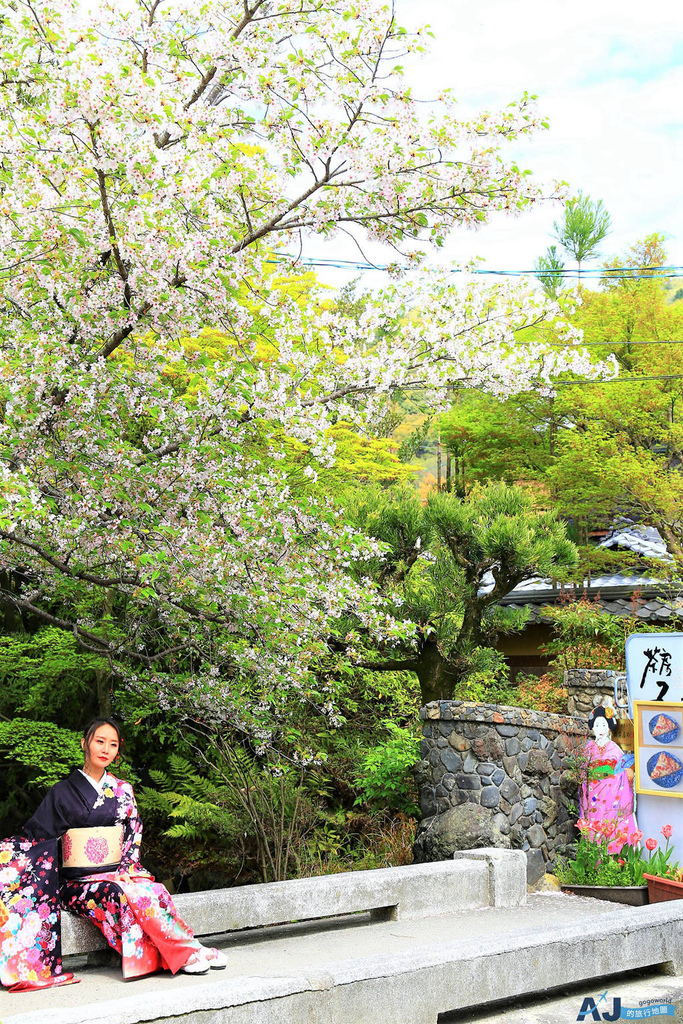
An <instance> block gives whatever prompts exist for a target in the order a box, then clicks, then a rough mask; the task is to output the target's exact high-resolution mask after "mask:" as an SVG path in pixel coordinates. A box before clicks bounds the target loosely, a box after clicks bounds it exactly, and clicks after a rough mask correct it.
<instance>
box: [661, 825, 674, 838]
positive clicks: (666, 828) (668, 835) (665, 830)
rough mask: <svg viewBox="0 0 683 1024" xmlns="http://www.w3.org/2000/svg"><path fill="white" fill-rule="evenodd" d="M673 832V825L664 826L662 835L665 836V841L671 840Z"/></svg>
mask: <svg viewBox="0 0 683 1024" xmlns="http://www.w3.org/2000/svg"><path fill="white" fill-rule="evenodd" d="M672 832H673V829H672V827H671V825H662V835H663V836H664V838H665V839H671V834H672Z"/></svg>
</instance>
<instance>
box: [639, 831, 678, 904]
mask: <svg viewBox="0 0 683 1024" xmlns="http://www.w3.org/2000/svg"><path fill="white" fill-rule="evenodd" d="M672 834H673V829H672V827H671V825H664V826H663V828H662V835H663V836H664V838H665V839H666V846H665V847H664V849H663V850H662V849H659V850H657V852H656V853H655V852H654V851H655V850H656V849H657V840H656V839H647V840H646V841H645V845H646V847H647V848H648V850H649V851H650V859H649V861H648V863H647V871H645V872H644V873H643V877H644V878H645V880H646V882H647V888H648V895H649V898H650V903H662V902H663V901H664V900H680V899H683V870H682V869H681V868H679V866H678V862H677V861H676V862H675V863H672V856H673V850H671V849H670V848H669V844H670V840H671V836H672Z"/></svg>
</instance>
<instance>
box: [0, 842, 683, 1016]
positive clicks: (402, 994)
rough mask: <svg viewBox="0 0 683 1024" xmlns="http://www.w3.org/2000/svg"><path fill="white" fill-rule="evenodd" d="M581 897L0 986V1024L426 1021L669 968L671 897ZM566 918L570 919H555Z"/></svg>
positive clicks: (676, 927)
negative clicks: (295, 951)
mask: <svg viewBox="0 0 683 1024" xmlns="http://www.w3.org/2000/svg"><path fill="white" fill-rule="evenodd" d="M481 863H482V865H485V861H482V862H481ZM557 901H561V903H558V902H557ZM587 902H588V901H576V902H575V901H574V900H572V899H571V898H568V897H562V896H558V897H534V898H533V900H532V901H530V903H529V905H528V906H525V907H522V908H516V909H508V910H504V909H503V910H501V909H492V908H491V909H484V910H480V911H478V913H477V914H476V915H468V914H463V915H451V916H450V918H446V917H444V918H442V919H441V921H440V920H439V919H438V918H437V919H435V920H433V921H431V920H424V919H423V920H414V921H412V922H410V924H405V925H403V926H401V925H400V923H399V924H391V923H384V924H380V925H376V926H368V927H369V928H371V929H373V932H374V930H375V929H376V934H377V940H376V944H375V946H374V949H379V950H382V952H377V953H375V952H374V951H370V950H368V951H367V952H366V955H364V956H358V955H356V956H353V955H352V956H351V957H349V956H348V953H347V955H346V956H344V955H342V956H339V957H334V958H333V959H329V958H326V957H325V956H322V957H320V958H318V959H317V960H316V959H315V957H313V959H311V958H310V957H309V956H306V955H305V951H304V950H303V949H302V953H303V954H304V956H303V957H302V958H301V959H299V960H298V962H296V961H294V960H291V961H290V964H291V968H290V969H284V970H283V963H282V962H280V963H279V964H278V966H277V967H275V968H273V966H271V968H270V970H269V969H268V963H267V962H265V963H264V964H263V968H261V969H260V970H259V973H258V974H255V973H249V974H242V975H240V976H237V977H232V978H230V977H222V978H213V977H212V978H208V977H207V978H206V979H205V978H198V979H187V984H184V983H183V982H182V980H181V981H180V982H179V981H178V979H167V980H164V979H163V978H157V979H151V980H150V991H148V992H147V995H146V997H145V996H144V995H143V991H144V990H145V989H144V986H145V982H144V981H143V982H140V983H136V987H137V985H138V984H139V985H141V986H142V988H139V989H138V993H139V994H136V993H134V992H133V991H131V989H130V988H129V987H128V986H127V985H124V984H123V983H122V982H121V981H120V980H119V981H118V982H116V981H114V980H112V981H108V982H107V983H106V984H105V985H104V986H103V987H101V983H96V984H95V988H94V990H92V991H91V993H90V998H89V999H87V1001H86V1000H84V1001H82V1002H79V996H80V995H81V993H79V991H78V989H76V990H75V992H73V991H72V992H70V991H69V989H68V988H67V989H63V990H59V989H57V990H50V991H49V992H48V993H38V994H36V996H34V997H31V996H29V997H26V998H27V999H32V1000H37V999H38V998H41V1000H42V1002H41V1009H40V1014H39V1016H38V1015H37V1014H36V1012H35V1011H31V1010H28V1006H27V1004H26V1002H23V1003H22V1001H21V999H20V998H19V997H11V996H8V997H7V999H8V1000H9V1003H8V1004H7V1006H6V1007H5V1006H4V1005H3V1007H2V1010H3V1012H2V1019H3V1021H4V1022H5V1024H90V1022H91V1021H93V1020H97V1022H98V1024H143V1022H144V1024H147V1022H149V1024H151V1022H154V1024H178V1021H179V1019H180V1020H182V1021H183V1022H184V1024H301V1021H303V1020H314V1021H315V1022H316V1024H367V1022H368V1021H369V1020H374V1019H377V1020H381V1021H382V1024H437V1017H438V1015H439V1014H442V1013H447V1012H449V1011H451V1010H455V1009H463V1008H467V1007H478V1008H482V1007H483V1006H485V1004H487V1003H490V1002H493V1001H495V1000H500V999H510V998H512V997H515V996H519V995H524V994H527V993H533V992H540V991H543V990H545V989H552V988H554V987H555V986H557V985H558V984H571V983H573V982H581V981H586V980H588V979H592V978H599V977H607V976H609V975H610V974H617V973H621V972H624V971H628V970H634V969H636V968H639V967H644V966H648V965H656V964H669V965H671V968H672V970H674V971H677V972H679V973H680V970H681V967H682V966H683V958H682V954H683V938H682V937H681V923H682V921H683V907H681V906H680V904H678V903H677V902H672V903H668V904H655V905H653V906H649V907H643V908H637V909H628V910H627V909H623V908H619V909H614V910H611V909H610V910H606V909H605V905H604V904H599V905H598V906H597V907H596V908H595V910H593V909H592V908H591V907H587V906H586V904H587ZM558 911H559V913H558ZM480 915H481V916H483V920H482V917H481V916H480ZM567 918H569V919H570V920H571V921H572V923H569V924H566V923H564V922H565V921H566V919H567ZM475 919H476V921H475ZM501 919H504V921H505V927H503V928H501V926H500V921H501ZM449 920H450V926H449V927H445V925H446V922H447V921H449ZM441 922H443V923H441ZM401 927H402V928H403V931H404V936H405V937H406V938H407V939H408V940H409V941H408V942H406V943H404V945H403V948H402V949H400V950H399V949H395V950H394V952H388V951H387V945H388V944H389V939H390V936H391V933H392V932H393V931H395V930H396V929H400V928H401ZM340 941H341V942H342V943H343V945H342V947H341V949H342V950H344V951H352V950H353V949H354V946H355V944H354V932H353V929H352V930H351V931H350V932H349V933H348V934H347V938H346V939H343V938H341V937H340ZM338 951H340V950H339V947H338ZM267 960H268V958H267V957H266V961H267ZM252 970H253V968H252ZM113 973H114V972H112V974H113ZM152 985H153V986H154V990H153V997H151V986H152ZM80 987H81V986H79V987H78V988H80ZM83 987H84V988H85V987H86V986H85V985H84V986H83ZM91 989H92V986H91ZM95 992H96V996H95ZM124 993H125V995H124ZM82 995H86V992H83V993H82ZM93 996H95V999H94V1000H93ZM74 997H75V998H74ZM50 1003H52V1005H50ZM55 1004H57V1005H55ZM59 1004H61V1005H59ZM36 1005H37V1004H36ZM24 1006H26V1009H27V1010H28V1012H23V1007H24ZM10 1010H11V1012H8V1011H10Z"/></svg>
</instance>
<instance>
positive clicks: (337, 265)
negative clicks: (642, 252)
mask: <svg viewBox="0 0 683 1024" xmlns="http://www.w3.org/2000/svg"><path fill="white" fill-rule="evenodd" d="M275 256H277V257H279V259H269V260H265V262H266V263H276V264H281V263H291V264H296V265H297V266H302V267H322V268H327V269H333V270H380V271H389V270H395V269H396V267H397V266H398V264H397V263H371V262H370V261H369V260H340V259H326V258H324V257H306V258H299V257H296V256H291V255H289V254H288V253H275ZM404 269H410V268H404ZM447 273H449V274H480V275H485V276H486V275H487V276H492V277H536V278H539V277H551V278H554V279H556V280H569V279H574V278H575V279H577V280H596V279H598V280H599V279H603V278H604V279H605V280H629V281H652V280H658V279H660V278H670V277H683V266H671V267H656V268H652V269H650V270H648V268H647V267H642V268H634V267H614V268H613V269H612V268H610V269H609V270H605V269H604V268H600V267H589V268H588V269H586V270H582V271H581V272H579V271H578V269H577V270H575V269H571V268H566V267H563V268H561V269H555V270H541V269H539V268H535V269H533V270H488V269H486V268H483V267H469V268H465V267H451V268H450V269H449V270H447Z"/></svg>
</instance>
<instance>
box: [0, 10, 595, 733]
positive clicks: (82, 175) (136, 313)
mask: <svg viewBox="0 0 683 1024" xmlns="http://www.w3.org/2000/svg"><path fill="white" fill-rule="evenodd" d="M0 43H1V45H2V51H3V68H2V71H1V72H0V76H1V78H0V161H1V162H0V252H1V254H2V255H1V256H0V277H1V278H2V295H3V298H2V302H1V304H0V342H1V344H2V354H1V357H0V381H1V386H2V391H3V413H2V420H1V422H0V455H1V462H0V562H1V563H2V565H4V566H16V565H18V564H20V565H21V566H23V567H24V571H25V572H26V574H27V577H28V578H30V580H31V581H32V585H33V586H34V590H33V592H31V593H30V594H29V593H27V592H26V591H24V592H23V593H22V594H21V595H18V594H16V593H14V594H8V593H6V594H4V595H3V599H4V600H11V601H14V602H15V603H16V604H17V606H18V607H19V608H20V609H22V610H23V611H27V612H30V613H32V614H36V615H38V616H39V617H40V616H41V615H42V616H43V619H44V621H56V620H55V615H54V613H53V612H50V611H49V610H48V609H49V608H50V607H51V602H52V601H53V599H54V597H55V595H57V594H60V593H62V590H61V589H60V588H63V587H64V585H65V584H66V583H69V584H70V585H71V584H73V585H79V586H82V587H85V588H86V590H87V591H88V592H90V593H92V592H97V591H98V589H99V590H101V591H114V592H115V593H116V594H117V595H119V596H125V598H126V600H127V601H129V602H130V603H129V606H128V607H129V613H128V620H127V621H128V632H127V635H126V636H124V637H120V636H119V637H116V638H114V639H112V638H109V639H105V638H104V636H103V634H102V633H101V632H100V633H98V628H97V622H96V621H95V622H94V623H92V622H88V623H85V622H81V623H79V622H76V621H73V622H72V621H65V622H62V621H61V620H60V621H59V622H58V624H60V625H63V627H64V628H73V629H74V630H75V631H76V633H77V635H78V636H79V638H80V640H81V642H82V643H83V644H85V645H87V646H89V647H90V649H93V650H102V651H104V652H106V653H107V654H108V655H109V656H111V657H112V658H113V660H114V662H115V663H116V664H117V665H119V670H120V671H121V672H122V673H127V674H128V677H129V679H130V680H131V681H132V682H133V683H136V682H139V680H140V678H141V673H142V674H144V675H145V678H146V679H147V681H148V682H150V683H153V685H154V686H155V687H157V689H158V692H159V693H160V694H161V693H163V691H164V689H165V687H166V685H167V681H168V678H169V676H172V675H173V673H174V671H175V668H174V666H175V665H176V664H186V662H187V659H188V658H191V659H192V667H191V668H190V669H187V668H184V669H183V670H182V671H183V672H185V674H186V682H187V685H188V686H191V687H192V688H194V690H195V691H196V693H197V694H198V695H199V696H201V695H202V694H213V695H214V698H215V696H216V695H217V694H220V695H221V700H223V702H224V704H225V705H226V706H227V704H228V703H229V702H230V701H231V700H234V693H235V688H236V686H237V682H238V681H240V680H246V679H252V680H253V679H256V680H260V681H262V683H263V684H264V685H266V684H267V687H268V688H269V691H270V692H271V693H275V694H277V693H293V694H294V695H295V696H296V699H302V700H303V699H305V693H304V687H303V686H302V680H305V679H306V678H307V673H308V672H309V670H310V667H311V665H313V664H314V663H315V661H316V659H319V658H324V656H325V655H326V653H328V652H327V647H326V638H327V637H328V636H329V634H330V631H331V630H333V629H335V628H336V624H338V623H340V622H343V621H346V620H350V619H352V620H353V621H354V622H355V624H356V626H358V627H359V628H363V629H365V630H368V631H369V632H370V633H371V634H372V635H374V636H375V637H376V638H377V639H378V640H379V641H381V642H383V643H386V644H389V645H390V644H392V643H398V642H399V641H405V640H407V639H408V638H409V637H410V634H411V628H410V626H409V624H407V623H403V622H400V621H397V620H395V619H393V618H391V617H390V616H388V615H387V613H386V610H385V608H384V606H383V602H382V598H381V595H380V594H379V593H378V592H377V591H376V590H375V589H373V587H372V586H370V585H369V584H368V583H367V581H365V580H363V579H361V578H360V577H359V575H358V573H357V572H353V571H351V570H352V568H354V567H357V566H358V565H359V564H362V563H363V561H364V560H368V559H372V558H376V557H378V556H381V546H378V545H377V544H376V542H373V541H371V540H369V539H368V538H366V537H363V536H361V535H359V534H357V533H354V532H353V531H351V530H350V529H349V528H348V527H346V526H344V525H343V524H342V523H341V520H340V518H339V517H338V516H337V515H335V514H334V511H333V509H332V508H331V506H330V504H329V502H328V501H327V500H326V499H325V497H324V495H321V494H320V493H319V492H316V491H315V486H316V482H317V478H318V473H319V472H320V471H321V469H322V468H324V467H329V466H330V465H331V464H333V463H334V458H335V451H334V445H333V443H332V441H331V440H330V437H329V436H328V434H327V433H326V432H327V428H328V427H329V425H330V423H331V422H332V420H333V419H336V418H341V419H344V420H347V421H350V422H351V423H353V424H355V425H356V426H357V428H358V429H359V430H361V431H362V430H364V429H366V428H371V427H372V424H373V422H374V421H375V419H376V418H377V417H378V416H380V415H381V414H382V412H383V410H384V409H385V407H386V404H387V401H388V400H389V399H390V398H391V396H392V395H393V394H395V393H396V392H397V391H398V390H406V389H419V390H420V391H422V392H423V393H426V394H427V395H429V396H431V399H432V400H433V402H434V403H435V404H436V405H438V404H439V403H443V402H445V401H447V400H448V399H449V396H450V395H451V394H452V389H453V388H454V387H463V386H467V387H479V388H483V389H486V390H489V391H491V392H493V393H496V394H501V395H503V394H509V393H512V392H514V391H519V390H523V389H525V388H530V387H540V388H545V389H550V388H552V382H553V379H554V378H555V377H556V376H557V375H558V374H561V373H564V372H573V373H579V374H582V375H585V376H588V377H596V376H601V375H609V374H611V373H613V372H614V369H613V367H611V366H608V365H604V364H594V363H593V362H592V361H591V360H590V359H589V358H588V356H587V355H586V354H585V353H584V352H582V351H581V350H580V349H577V348H576V347H575V343H576V342H577V341H578V340H579V339H578V338H577V337H576V336H575V335H574V334H573V333H572V330H571V328H570V327H569V326H568V325H567V324H564V323H562V322H561V320H560V318H559V311H558V310H557V309H556V308H555V307H553V306H552V305H548V304H545V305H544V304H542V303H541V302H539V301H538V300H537V299H535V298H534V297H533V296H532V295H530V293H529V291H528V290H526V289H524V287H522V288H519V287H517V288H513V287H503V286H500V285H496V286H495V287H491V288H487V287H478V286H474V285H472V286H470V287H467V288H464V289H456V288H454V287H453V286H452V284H451V283H450V282H449V280H447V279H446V278H444V277H441V276H438V275H435V274H431V273H429V272H425V273H424V274H422V275H421V276H420V277H419V278H416V277H413V278H411V279H410V280H409V281H407V280H406V281H401V282H399V283H397V284H395V285H393V286H391V287H390V288H388V289H387V290H386V291H385V292H383V293H381V294H378V295H375V296H373V297H371V298H370V299H369V301H368V302H367V304H366V305H365V307H364V309H363V311H362V312H361V313H360V314H358V315H356V314H352V313H351V312H349V311H348V310H344V309H343V308H339V307H338V306H336V305H335V304H334V303H333V302H331V301H330V300H329V298H325V296H324V295H321V294H320V291H319V290H316V288H315V287H314V285H313V284H312V283H311V282H310V279H309V277H308V276H307V275H305V274H300V273H297V272H296V271H292V272H291V273H290V274H289V275H285V276H284V278H283V277H282V276H280V277H278V276H277V275H276V274H275V271H274V266H273V263H272V253H273V249H274V248H282V247H285V248H288V249H289V251H291V252H292V254H294V253H295V252H296V250H297V247H298V246H299V245H302V246H303V245H305V243H306V240H307V238H308V237H310V236H311V235H315V234H318V235H320V234H322V235H324V236H325V237H328V238H331V237H332V236H333V235H334V233H335V232H337V231H341V230H351V229H352V230H354V231H356V232H361V233H364V234H365V235H366V236H367V237H370V238H373V239H375V240H380V241H382V242H384V243H386V244H387V245H389V246H393V247H394V248H395V249H397V250H398V252H399V253H405V252H408V250H409V246H410V244H411V243H415V242H417V243H420V244H426V243H434V244H437V245H438V244H439V243H440V242H441V240H442V239H443V237H444V236H445V235H446V234H447V233H448V232H449V231H450V230H452V229H453V228H454V227H458V226H462V227H468V226H469V227H476V226H478V225H480V224H482V223H484V222H485V221H486V219H487V217H488V216H489V214H490V213H492V212H493V211H496V210H509V211H510V212H513V213H514V212H519V211H520V210H523V209H524V208H526V207H527V206H529V204H531V203H533V202H535V201H536V200H537V199H538V198H539V192H538V189H537V187H536V186H535V185H534V184H533V182H532V181H531V179H530V178H529V177H528V176H526V175H524V174H522V173H521V172H520V171H519V170H518V169H517V168H516V167H515V166H512V165H506V164H505V162H504V161H503V160H502V158H501V157H500V155H499V152H498V147H499V144H500V143H501V141H502V140H503V139H507V138H517V137H519V136H520V135H522V134H524V133H527V132H530V131H532V130H534V129H536V128H539V127H540V123H539V121H538V119H537V117H536V115H535V113H534V110H533V107H532V105H531V104H530V102H529V100H528V99H527V98H526V97H524V98H522V100H521V101H520V102H519V103H516V104H512V105H511V106H509V107H507V108H506V109H505V110H504V111H503V112H502V113H497V114H494V113H490V112H484V113H482V115H481V116H480V117H478V118H476V119H474V120H471V121H468V122H464V121H460V120H458V118H457V116H456V111H455V104H454V101H453V99H452V98H451V97H449V96H443V97H440V99H439V101H438V103H436V104H435V105H434V107H433V109H432V110H430V112H429V115H428V116H425V113H424V107H422V106H421V105H420V104H417V103H416V102H415V101H414V99H413V97H412V95H411V92H410V90H409V89H408V88H407V87H406V85H405V83H404V82H403V80H402V77H401V73H400V70H399V69H398V68H397V62H398V60H399V57H400V54H401V53H405V52H406V51H411V50H415V49H417V48H419V47H421V46H422V45H423V38H422V34H421V33H419V32H418V33H416V34H415V35H412V36H411V35H408V34H407V33H405V32H403V30H402V29H400V28H399V27H398V26H397V25H396V24H395V22H394V19H393V15H392V13H391V10H390V9H389V8H388V7H387V6H385V5H383V4H381V3H379V2H376V0H331V2H326V3H322V2H320V0H273V2H268V3H264V2H263V0H205V2H203V3H202V4H201V5H199V4H196V3H189V2H187V3H183V2H181V0H167V2H165V3H163V4H161V5H159V4H153V5H149V4H144V3H142V2H141V0H138V2H135V3H131V4H123V5H121V4H119V3H108V2H105V0H100V2H99V3H94V4H93V5H92V14H91V15H90V16H89V20H88V22H87V23H86V22H84V20H83V14H82V11H81V9H80V7H79V5H78V4H77V3H76V2H73V3H72V2H70V0H36V2H35V3H33V2H32V3H30V4H29V3H28V2H26V0H16V3H14V4H12V5H10V6H9V7H7V9H6V10H5V11H3V15H2V19H0ZM558 340H560V341H564V342H566V345H567V347H564V348H562V347H559V348H558V347H556V344H557V342H558ZM550 341H552V342H554V343H555V347H550V345H549V342H550ZM269 430H270V431H272V432H274V433H276V434H277V437H278V438H279V440H278V441H277V443H276V442H275V441H269V440H268V438H269V436H270V435H269V433H268V431H269ZM287 438H291V439H294V440H296V442H298V443H303V444H305V445H306V446H308V451H309V456H310V457H309V464H308V465H307V466H306V467H305V468H304V470H303V474H304V477H305V479H306V480H307V482H308V485H309V490H308V491H305V492H304V495H305V496H304V497H302V496H301V494H298V493H296V492H295V491H294V490H293V489H292V486H291V481H290V479H289V477H288V473H287V466H286V458H285V447H284V445H285V441H286V439H287ZM150 608H154V625H151V624H150V614H149V609H150ZM57 619H58V616H57ZM155 631H156V632H155ZM183 659H185V662H183ZM178 671H180V669H178ZM244 685H245V686H246V683H245V684H244ZM163 699H164V700H168V699H169V698H168V697H166V696H164V697H163ZM198 699H199V697H198ZM259 699H260V698H259ZM247 703H248V704H249V709H250V710H249V715H251V717H252V720H253V721H256V719H257V718H258V716H259V715H261V714H265V712H263V709H262V708H261V707H260V705H259V702H258V700H257V699H254V701H251V699H250V701H248V702H247ZM245 706H246V705H245ZM265 706H266V707H267V708H268V709H269V713H274V712H273V707H274V705H273V704H272V701H271V698H270V697H269V698H268V699H267V701H266V705H265ZM320 710H321V713H323V714H325V715H326V716H327V717H328V719H329V720H330V721H331V722H332V723H333V724H334V723H335V722H338V721H339V715H338V711H337V709H336V708H335V705H334V702H333V701H332V700H325V701H321V702H320ZM239 714H242V715H245V714H246V711H245V708H244V707H242V709H241V710H240V709H238V708H237V706H235V708H234V715H235V717H236V718H237V717H238V716H239ZM262 738H263V741H264V742H266V740H267V737H266V736H264V737H262Z"/></svg>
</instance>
